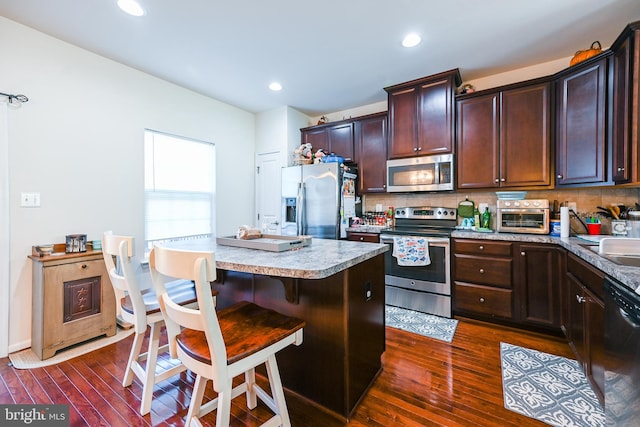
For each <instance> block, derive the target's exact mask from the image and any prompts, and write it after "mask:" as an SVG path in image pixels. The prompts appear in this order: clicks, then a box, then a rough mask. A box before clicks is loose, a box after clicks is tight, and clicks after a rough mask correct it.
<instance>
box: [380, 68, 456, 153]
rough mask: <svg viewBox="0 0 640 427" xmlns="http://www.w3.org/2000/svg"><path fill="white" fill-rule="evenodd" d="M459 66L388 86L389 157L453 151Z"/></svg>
mask: <svg viewBox="0 0 640 427" xmlns="http://www.w3.org/2000/svg"><path fill="white" fill-rule="evenodd" d="M461 82H462V81H461V78H460V72H459V71H458V69H454V70H450V71H445V72H443V73H440V74H436V75H433V76H429V77H424V78H421V79H417V80H412V81H410V82H406V83H401V84H398V85H395V86H389V87H386V88H385V91H387V94H388V106H389V146H388V157H389V158H390V159H397V158H404V157H414V156H425V155H430V154H445V153H452V152H453V149H454V130H455V91H456V88H457V87H458V86H459V85H460V83H461Z"/></svg>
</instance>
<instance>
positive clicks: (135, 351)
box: [122, 332, 145, 387]
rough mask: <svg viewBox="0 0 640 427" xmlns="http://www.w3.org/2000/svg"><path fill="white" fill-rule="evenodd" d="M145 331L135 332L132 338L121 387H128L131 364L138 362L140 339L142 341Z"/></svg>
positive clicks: (131, 377) (131, 378) (131, 376)
mask: <svg viewBox="0 0 640 427" xmlns="http://www.w3.org/2000/svg"><path fill="white" fill-rule="evenodd" d="M144 336H145V332H143V333H141V334H136V335H135V337H134V338H133V344H132V345H131V352H130V353H129V361H128V362H127V369H126V371H125V372H124V378H123V380H122V386H123V387H129V386H130V385H131V383H132V382H133V375H134V374H135V372H134V371H133V366H134V364H135V363H138V358H139V357H140V350H141V349H142V341H144Z"/></svg>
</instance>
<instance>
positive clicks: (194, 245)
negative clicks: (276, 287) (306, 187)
mask: <svg viewBox="0 0 640 427" xmlns="http://www.w3.org/2000/svg"><path fill="white" fill-rule="evenodd" d="M172 246H174V247H179V248H183V249H195V250H213V251H214V252H215V257H216V267H217V268H220V269H223V270H232V271H239V272H243V273H255V274H265V275H269V276H280V277H293V278H301V279H323V278H325V277H329V276H331V275H333V274H335V273H338V272H340V271H342V270H346V269H347V268H349V267H352V266H354V265H357V264H359V263H361V262H363V261H366V260H368V259H370V258H373V257H375V256H376V255H379V254H382V253H384V252H386V251H388V250H389V247H388V245H385V244H382V243H365V242H353V241H348V240H330V239H318V238H315V237H314V238H313V239H312V242H311V245H309V246H304V247H302V248H299V249H293V250H288V251H283V252H270V251H264V250H258V249H245V248H238V247H233V246H223V245H219V244H217V243H216V242H215V240H213V239H211V240H209V239H203V240H191V241H188V242H184V243H180V244H175V245H172Z"/></svg>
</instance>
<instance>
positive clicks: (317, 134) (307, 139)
mask: <svg viewBox="0 0 640 427" xmlns="http://www.w3.org/2000/svg"><path fill="white" fill-rule="evenodd" d="M302 143H303V144H311V146H312V147H313V150H314V151H316V150H317V149H318V148H325V149H329V132H327V128H324V127H323V128H320V129H311V130H308V131H305V132H302Z"/></svg>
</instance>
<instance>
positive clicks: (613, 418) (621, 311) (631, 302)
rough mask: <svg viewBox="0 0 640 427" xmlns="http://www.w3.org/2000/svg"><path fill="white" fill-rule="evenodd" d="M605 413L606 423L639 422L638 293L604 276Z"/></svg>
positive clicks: (639, 312)
mask: <svg viewBox="0 0 640 427" xmlns="http://www.w3.org/2000/svg"><path fill="white" fill-rule="evenodd" d="M604 289H605V303H604V305H605V339H604V345H605V352H606V357H605V383H604V388H605V393H604V394H605V399H604V400H605V412H606V416H607V425H609V426H632V425H633V426H637V425H638V423H640V386H639V384H640V295H638V294H637V293H635V292H633V291H632V290H631V289H629V288H628V287H626V286H624V285H622V284H620V283H618V282H616V281H615V280H613V279H611V278H609V277H607V278H605V282H604Z"/></svg>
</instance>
